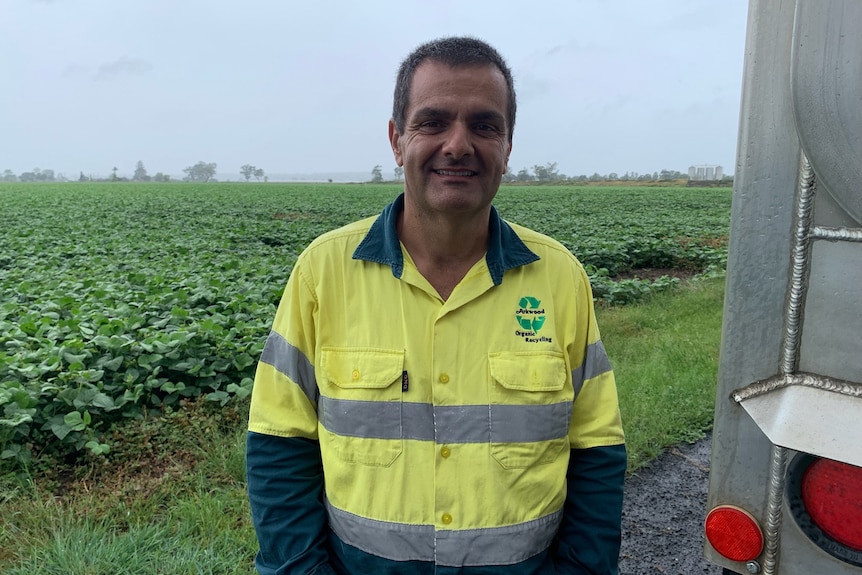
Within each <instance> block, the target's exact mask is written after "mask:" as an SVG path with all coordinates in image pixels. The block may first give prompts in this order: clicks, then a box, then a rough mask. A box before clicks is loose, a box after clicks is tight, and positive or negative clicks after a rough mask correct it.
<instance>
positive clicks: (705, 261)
mask: <svg viewBox="0 0 862 575" xmlns="http://www.w3.org/2000/svg"><path fill="white" fill-rule="evenodd" d="M398 191H399V187H398V186H395V185H377V186H373V185H368V184H355V185H339V184H320V185H312V184H227V183H222V184H203V185H195V184H182V183H177V184H132V183H118V184H109V183H97V184H92V183H66V184H44V185H39V184H0V202H2V208H0V293H2V298H0V468H2V469H14V468H16V467H18V466H22V465H23V466H26V465H28V464H29V462H31V461H32V460H33V459H34V458H37V457H39V456H40V455H43V454H45V455H48V454H50V455H53V456H66V457H67V459H68V457H74V456H76V455H86V456H87V457H93V456H98V455H99V454H101V453H105V452H107V451H108V450H109V449H110V447H111V440H110V437H108V433H107V431H108V429H109V428H110V427H111V425H113V424H116V422H122V421H124V420H130V419H136V418H139V417H140V416H142V415H143V414H145V413H161V412H164V411H165V408H166V407H167V408H170V407H173V406H176V405H179V404H180V403H182V402H183V401H184V400H191V399H193V398H198V397H202V398H204V399H205V400H206V401H208V402H212V403H213V404H214V405H222V406H223V405H226V404H228V403H229V402H231V401H233V400H235V398H239V399H242V398H245V397H247V395H248V393H249V391H250V386H251V378H252V376H253V372H254V366H255V362H256V360H257V357H258V355H259V354H260V351H261V349H262V347H263V344H264V341H265V338H266V334H267V332H268V329H269V324H270V322H271V321H272V317H273V314H274V312H275V306H276V304H277V302H278V300H279V298H280V295H281V291H282V289H283V287H284V283H285V281H286V279H287V276H288V274H289V272H290V270H291V267H292V265H293V263H294V261H295V259H296V257H297V255H298V254H299V252H300V251H301V250H302V248H303V247H304V246H305V245H307V244H308V243H309V242H310V241H311V240H312V239H313V238H314V237H315V236H317V235H319V234H320V233H322V232H324V231H327V230H329V229H332V228H334V227H336V226H339V225H342V224H345V223H347V222H350V221H352V220H355V219H357V218H361V217H364V216H370V215H374V214H376V213H378V212H379V210H380V209H381V208H382V207H383V206H384V205H386V204H387V203H388V202H389V201H391V199H392V198H393V197H394V196H395V195H396V194H397V193H398ZM496 206H497V209H498V210H499V211H500V213H501V215H502V216H503V217H504V218H506V219H509V220H511V221H515V222H518V223H521V224H524V225H527V226H530V227H533V228H534V229H537V230H539V231H541V232H545V233H547V234H549V235H551V236H553V237H555V238H557V239H558V240H560V241H561V242H562V243H564V244H565V245H566V246H567V247H569V248H570V249H571V250H572V251H573V252H574V253H575V254H576V255H577V256H578V257H579V258H580V259H581V261H582V262H583V263H584V264H585V266H586V268H587V270H588V273H589V274H590V276H591V279H592V281H593V285H594V292H595V296H596V298H597V301H598V302H599V305H600V306H605V305H609V306H613V305H618V304H625V303H630V302H634V301H637V300H638V299H640V298H642V297H643V296H644V295H646V294H649V293H652V292H654V291H660V290H666V289H669V288H671V287H673V286H674V285H675V284H676V283H677V282H678V279H677V277H676V276H679V275H680V274H687V275H690V274H702V273H710V272H712V271H720V270H722V269H723V267H724V264H725V260H726V253H727V230H728V228H729V217H730V190H729V189H691V188H655V187H650V188H635V187H620V188H612V187H603V188H591V187H571V186H565V187H562V186H561V187H552V186H541V187H540V186H534V187H509V188H503V189H502V190H501V191H500V193H499V195H498V198H497V201H496ZM644 270H650V271H644ZM656 270H658V271H656ZM641 277H643V278H647V279H640V278H641Z"/></svg>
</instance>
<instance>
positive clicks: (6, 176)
mask: <svg viewBox="0 0 862 575" xmlns="http://www.w3.org/2000/svg"><path fill="white" fill-rule="evenodd" d="M3 181H4V182H17V181H18V176H16V175H15V172H13V171H12V170H4V171H3Z"/></svg>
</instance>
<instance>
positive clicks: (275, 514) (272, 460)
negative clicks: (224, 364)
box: [246, 432, 335, 575]
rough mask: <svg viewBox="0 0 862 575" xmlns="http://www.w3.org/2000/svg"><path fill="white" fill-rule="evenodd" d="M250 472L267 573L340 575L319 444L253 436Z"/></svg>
mask: <svg viewBox="0 0 862 575" xmlns="http://www.w3.org/2000/svg"><path fill="white" fill-rule="evenodd" d="M246 472H247V479H248V497H249V502H250V503H251V515H252V521H253V522H254V528H255V531H256V532H257V538H258V542H259V544H260V551H259V552H258V554H257V557H256V558H255V565H256V567H257V570H258V572H259V573H260V574H261V575H287V574H290V575H334V574H335V572H334V571H333V570H332V568H331V567H330V566H329V564H328V558H329V557H328V552H327V550H326V538H327V530H328V527H327V519H326V510H325V509H324V507H323V468H322V465H321V462H320V447H319V445H318V443H317V442H316V441H313V440H309V439H304V438H285V437H277V436H273V435H265V434H261V433H254V432H249V433H248V436H247V440H246Z"/></svg>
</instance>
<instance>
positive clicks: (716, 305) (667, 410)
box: [597, 277, 724, 472]
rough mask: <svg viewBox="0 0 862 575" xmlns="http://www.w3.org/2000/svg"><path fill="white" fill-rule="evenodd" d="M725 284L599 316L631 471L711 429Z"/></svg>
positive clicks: (711, 283)
mask: <svg viewBox="0 0 862 575" xmlns="http://www.w3.org/2000/svg"><path fill="white" fill-rule="evenodd" d="M723 301H724V278H723V277H714V278H709V279H701V280H696V281H694V282H690V283H688V284H686V285H685V286H684V287H682V288H680V289H677V290H674V291H673V292H669V293H660V294H656V295H654V296H652V297H650V298H649V299H648V300H647V301H645V302H643V303H640V304H636V305H628V306H623V307H612V308H605V309H602V308H599V309H598V310H597V315H598V321H599V326H600V328H601V330H602V341H603V342H604V344H605V348H606V349H607V352H608V355H609V356H610V358H611V364H612V365H613V368H614V374H615V376H616V380H617V387H618V390H619V397H620V411H621V412H622V417H623V426H624V428H625V432H626V443H627V445H628V451H629V471H630V472H632V471H635V470H637V469H638V468H639V467H641V466H643V465H644V464H645V463H647V462H649V461H650V460H652V459H653V458H655V457H656V456H657V455H658V454H659V453H661V450H662V449H663V448H665V447H667V446H669V445H673V444H675V443H682V442H694V441H696V440H698V439H700V438H701V437H703V436H704V433H705V432H706V431H707V430H709V429H710V427H711V426H712V417H713V409H714V405H715V390H716V377H717V371H718V352H719V345H720V341H721V317H722V305H723Z"/></svg>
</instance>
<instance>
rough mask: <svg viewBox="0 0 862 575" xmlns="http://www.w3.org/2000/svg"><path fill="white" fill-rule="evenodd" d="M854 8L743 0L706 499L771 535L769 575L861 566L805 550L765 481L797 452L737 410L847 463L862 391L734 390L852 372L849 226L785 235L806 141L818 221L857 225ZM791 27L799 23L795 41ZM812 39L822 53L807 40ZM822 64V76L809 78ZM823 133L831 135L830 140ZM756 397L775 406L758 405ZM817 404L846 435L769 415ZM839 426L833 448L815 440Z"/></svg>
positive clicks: (859, 274) (856, 299)
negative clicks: (812, 437) (795, 313)
mask: <svg viewBox="0 0 862 575" xmlns="http://www.w3.org/2000/svg"><path fill="white" fill-rule="evenodd" d="M797 4H798V6H797ZM797 10H798V21H797V22H795V21H794V18H795V16H796V13H797ZM860 10H862V2H860V0H832V1H830V2H822V0H811V1H807V0H800V1H799V2H779V1H777V0H752V1H751V2H750V5H749V14H748V29H747V38H746V51H745V64H744V77H743V92H742V106H741V113H740V129H739V140H738V148H737V164H736V172H735V175H734V176H735V181H734V192H733V194H734V195H733V206H732V214H731V215H732V220H731V232H730V245H729V257H728V268H727V289H726V295H725V304H724V324H723V330H722V343H721V354H720V366H719V374H718V394H717V398H716V406H715V428H714V433H713V443H712V462H711V472H710V484H709V494H708V501H707V505H708V508H709V509H711V508H713V507H714V506H716V505H719V504H731V505H737V506H739V507H742V508H743V509H745V510H747V511H749V512H750V513H752V514H753V515H754V516H755V517H756V518H757V519H758V521H759V523H760V525H761V526H762V527H763V528H764V530H765V531H766V534H767V537H768V538H769V537H770V534H771V535H772V537H771V540H772V541H774V547H772V548H770V547H769V546H768V547H767V550H766V551H765V553H764V554H763V555H762V556H761V558H760V560H759V566H762V568H763V573H764V574H765V575H771V574H776V575H801V574H803V573H804V574H806V575H808V574H810V573H829V574H830V575H859V574H860V573H862V568H860V567H854V566H852V565H849V564H847V563H844V562H842V561H840V560H838V559H835V558H833V557H832V556H831V555H829V554H827V553H825V552H824V551H822V550H820V549H819V548H817V547H816V546H815V545H813V544H812V543H811V541H810V540H809V539H808V537H807V536H806V535H805V534H803V533H802V531H801V530H800V529H799V528H798V527H797V526H796V524H795V522H794V521H793V520H792V519H791V517H790V516H789V510H788V508H787V504H786V502H785V500H784V497H783V496H781V497H779V498H776V497H775V496H774V494H775V493H781V490H780V488H781V486H780V485H779V486H778V489H775V488H771V486H770V482H773V483H776V477H777V476H778V477H780V476H781V474H773V473H772V472H771V466H772V467H774V469H779V470H783V469H784V467H785V466H786V459H785V458H787V457H788V455H790V456H792V454H793V452H789V454H788V453H784V452H785V451H786V450H783V449H777V450H776V449H773V443H772V441H770V439H768V438H767V436H766V434H765V433H764V432H763V431H762V430H761V427H759V426H758V424H757V423H755V420H754V419H752V416H750V415H749V413H747V412H746V409H748V410H749V411H751V412H752V413H754V414H755V415H756V416H757V417H758V421H759V422H760V424H761V425H762V426H763V429H765V430H767V431H768V432H769V433H770V435H773V434H774V435H775V436H776V437H780V438H781V442H782V443H785V444H786V445H784V446H783V447H790V448H792V449H802V448H805V449H806V450H808V449H809V448H810V449H811V451H808V452H809V453H817V452H818V451H819V452H820V454H821V455H824V454H826V453H828V454H829V455H831V456H833V458H837V459H841V460H844V461H849V462H851V463H853V462H855V460H856V458H858V457H859V453H848V452H846V450H845V448H846V447H847V446H848V445H850V442H852V441H853V440H854V439H856V440H857V441H858V439H857V438H859V437H860V434H859V431H860V430H862V428H860V425H862V424H861V423H859V422H862V418H860V417H856V418H855V420H856V421H854V417H853V416H852V415H855V414H858V413H860V411H862V403H859V402H860V401H862V399H859V398H858V397H851V396H844V397H843V398H842V401H836V396H835V395H831V393H832V392H830V391H824V390H822V389H818V390H816V391H815V390H804V391H800V389H796V388H794V389H792V390H791V391H790V393H787V390H786V389H781V390H779V391H778V392H777V393H774V394H773V395H772V396H769V395H763V396H759V397H757V398H755V399H747V400H746V401H744V402H741V403H742V405H740V404H738V403H737V401H735V400H734V399H733V398H732V397H731V395H732V394H733V393H734V392H735V391H737V390H740V389H741V388H746V386H749V385H750V384H752V383H753V382H759V381H763V380H769V379H770V378H772V379H774V378H776V377H777V376H781V375H783V376H789V375H792V376H794V377H795V375H796V372H797V371H800V372H801V371H804V372H810V373H812V374H815V379H817V377H818V376H826V377H828V378H838V379H842V380H848V381H850V382H860V381H862V360H860V358H862V353H860V352H862V339H860V338H862V335H860V334H862V244H860V243H858V238H857V239H853V238H852V237H851V241H850V243H847V242H839V241H837V240H836V239H835V238H837V237H838V236H842V235H843V236H847V233H845V232H844V231H841V232H840V233H834V230H831V229H827V230H825V231H823V233H824V234H825V236H824V237H825V238H827V239H821V240H815V241H813V242H812V244H811V245H810V246H809V245H808V244H807V242H796V241H795V236H794V235H795V234H796V233H797V232H798V231H799V228H798V224H799V222H798V221H796V219H795V218H796V216H797V215H798V210H797V209H796V206H795V204H796V202H797V199H799V198H800V196H802V195H803V191H802V190H803V188H804V187H805V186H803V185H802V183H801V181H800V180H801V174H802V173H803V169H802V168H803V159H802V158H803V147H808V148H817V151H811V153H810V155H811V157H812V161H811V163H812V164H814V169H815V171H817V170H820V171H821V172H826V171H828V172H829V176H826V177H824V178H820V177H819V176H820V174H819V173H818V181H819V182H820V187H821V188H822V189H818V190H817V191H816V193H815V194H814V195H813V202H814V205H813V210H812V211H813V214H814V215H813V225H814V227H815V228H816V227H817V226H827V227H830V228H841V227H854V226H855V227H857V228H858V227H859V225H860V224H859V219H860V217H859V206H862V178H860V177H859V174H860V173H862V151H860V150H862V147H860V139H862V89H860V87H862V58H859V59H857V60H855V62H856V63H850V64H848V60H847V58H846V55H847V53H848V47H849V52H850V53H851V54H858V55H859V56H862V40H860V34H859V29H860V28H862V26H860V22H862V12H860ZM857 12H858V13H857ZM799 23H802V25H799ZM795 24H797V25H799V28H798V29H797V30H796V36H794V25H795ZM803 45H804V46H803ZM800 46H802V47H804V48H807V49H809V51H808V52H806V51H805V50H802V49H800ZM817 46H823V49H822V50H819V51H818V50H817V49H815V50H811V49H810V48H811V47H817ZM842 50H843V52H842ZM794 57H795V60H794ZM854 57H855V56H854ZM830 58H832V59H834V61H829V59H830ZM851 61H852V59H851ZM818 64H819V66H820V72H819V73H820V77H819V78H818V77H817V75H816V74H814V75H812V74H811V72H812V70H817V65H818ZM794 66H795V68H794ZM824 69H825V72H824V71H823V70H824ZM836 70H837V72H836ZM791 71H792V72H793V77H792V78H791ZM806 74H808V76H806ZM791 86H793V87H794V88H795V89H796V93H795V94H793V93H792V90H791ZM830 90H831V92H830ZM841 93H843V94H844V95H845V99H846V95H847V94H848V93H850V94H859V97H858V99H859V102H856V101H855V100H854V99H851V100H850V105H847V102H844V103H841V102H839V103H838V104H836V102H835V100H836V99H837V100H840V98H837V97H836V94H838V95H840V94H841ZM854 97H855V96H854ZM836 105H837V106H838V109H837V110H836V109H835V107H836ZM824 106H825V107H826V108H827V109H826V112H825V113H823V112H824V111H823V109H822V108H823V107H824ZM829 106H832V109H831V110H830V109H829V108H828V107H829ZM812 110H814V112H813V113H812ZM818 111H819V112H820V114H819V115H818V113H817V112H818ZM836 119H837V120H836ZM797 124H798V128H799V129H798V132H797ZM824 126H826V128H828V129H825V130H824ZM829 130H832V131H833V132H834V131H836V130H837V131H838V136H837V137H835V135H834V134H831V133H830V131H829ZM830 134H831V135H830ZM800 137H801V138H802V139H803V142H802V143H800ZM821 150H825V151H821ZM830 150H831V151H830ZM805 152H806V154H808V153H809V150H805ZM836 158H838V159H837V160H836ZM806 170H807V162H806ZM806 173H807V171H806ZM812 189H814V186H812ZM852 233H853V232H851V234H850V235H851V236H852ZM833 236H834V237H833ZM845 239H846V238H845ZM801 244H805V246H806V247H805V249H806V250H807V253H806V254H805V258H804V259H807V260H808V261H810V262H811V266H810V271H809V270H806V272H805V277H804V278H802V280H803V281H801V282H800V275H799V271H798V270H796V274H794V265H793V264H794V255H795V253H796V252H794V250H798V249H799V246H800V245H801ZM797 282H799V283H803V284H804V286H805V287H806V288H807V292H806V291H804V290H803V291H802V292H794V291H793V290H792V289H791V286H794V285H796V283H797ZM794 298H796V299H794ZM794 305H797V306H798V307H799V308H800V311H799V317H798V318H796V319H798V320H799V325H798V326H796V325H795V324H794V323H793V321H795V320H792V321H791V322H790V325H788V323H787V317H788V315H791V314H790V311H791V308H792V307H793V306H794ZM797 328H798V331H799V332H800V333H798V334H797V333H795V332H796V331H797ZM791 332H793V333H791ZM789 348H794V349H795V351H794V350H790V351H788V350H789ZM797 352H798V353H797ZM811 391H815V392H814V393H811ZM857 391H858V390H857ZM797 392H798V393H797ZM824 394H826V395H824ZM765 398H768V400H767V403H769V402H771V403H772V404H773V406H771V407H769V406H767V407H764V405H763V401H762V400H763V399H765ZM800 398H801V399H800ZM812 398H814V399H812ZM784 399H786V400H787V401H786V402H784V406H785V407H787V410H788V411H787V413H786V414H784V415H783V416H782V414H781V412H780V411H778V410H777V408H775V405H779V406H781V405H782V401H783V400H784ZM821 399H822V400H823V403H824V404H828V406H827V407H824V408H823V409H828V410H832V412H833V413H836V414H837V416H840V417H843V418H844V419H843V424H842V426H843V427H845V428H846V431H847V433H846V434H844V435H843V436H840V434H838V433H837V432H836V429H840V427H839V428H834V427H833V429H832V431H831V432H828V433H826V434H825V435H824V436H823V437H824V443H823V444H819V443H817V442H810V441H809V442H808V443H805V442H804V441H803V439H804V438H805V435H806V434H805V429H806V427H805V425H816V420H817V417H811V418H809V421H808V422H807V424H803V425H798V426H791V427H790V428H789V429H788V426H787V422H786V420H785V421H778V423H775V421H772V422H770V421H767V420H769V419H770V418H771V419H772V420H781V417H790V418H791V420H793V418H800V419H802V415H804V412H805V411H806V410H805V408H806V407H809V408H810V407H811V402H812V401H814V402H817V401H820V400H821ZM758 402H760V403H761V404H760V405H758ZM809 411H810V410H809ZM839 412H840V413H839ZM779 431H780V432H781V433H778V432H779ZM836 435H839V438H838V439H840V440H841V441H843V444H842V443H841V441H838V443H837V444H836V445H833V446H832V447H831V448H829V449H827V448H826V447H824V445H826V444H828V443H829V441H828V440H829V439H836V438H835V437H834V436H836ZM776 437H773V440H775V439H776ZM815 443H816V444H815ZM833 443H834V442H833ZM857 451H858V447H857ZM836 454H837V455H839V457H834V456H835V455H836ZM856 464H857V465H858V464H859V463H858V462H856ZM779 483H780V481H779ZM770 492H772V493H773V497H772V499H770ZM782 495H783V494H782ZM704 552H705V555H706V557H707V559H709V560H710V561H712V562H714V563H717V564H719V565H722V566H723V567H725V568H728V569H730V570H732V571H734V572H738V573H746V572H748V571H747V569H746V565H744V564H741V563H735V562H731V561H728V560H726V559H724V558H722V557H721V556H720V555H718V554H717V553H716V552H715V551H714V550H713V549H712V548H711V547H710V546H709V544H708V543H707V544H706V546H705V551H704ZM751 567H752V568H755V567H758V566H751Z"/></svg>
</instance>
